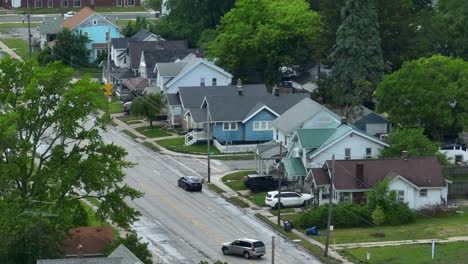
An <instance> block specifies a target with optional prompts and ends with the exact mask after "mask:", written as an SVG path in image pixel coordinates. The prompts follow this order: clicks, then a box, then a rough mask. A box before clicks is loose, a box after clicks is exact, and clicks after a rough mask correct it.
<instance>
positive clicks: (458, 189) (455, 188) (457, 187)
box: [448, 181, 468, 199]
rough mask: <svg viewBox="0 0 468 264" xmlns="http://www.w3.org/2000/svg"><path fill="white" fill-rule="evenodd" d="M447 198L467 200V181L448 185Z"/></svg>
mask: <svg viewBox="0 0 468 264" xmlns="http://www.w3.org/2000/svg"><path fill="white" fill-rule="evenodd" d="M448 198H449V199H454V198H464V199H468V181H460V182H453V183H451V184H449V188H448Z"/></svg>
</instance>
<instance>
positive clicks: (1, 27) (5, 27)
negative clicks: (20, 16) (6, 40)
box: [0, 22, 41, 36]
mask: <svg viewBox="0 0 468 264" xmlns="http://www.w3.org/2000/svg"><path fill="white" fill-rule="evenodd" d="M40 24H41V23H38V22H31V28H34V27H37V26H39V25H40ZM27 27H28V23H26V22H25V23H1V24H0V32H1V33H8V32H9V31H10V29H15V28H27ZM26 36H27V34H26Z"/></svg>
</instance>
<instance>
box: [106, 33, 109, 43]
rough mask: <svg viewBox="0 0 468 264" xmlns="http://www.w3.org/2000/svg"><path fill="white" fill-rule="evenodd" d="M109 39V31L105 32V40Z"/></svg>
mask: <svg viewBox="0 0 468 264" xmlns="http://www.w3.org/2000/svg"><path fill="white" fill-rule="evenodd" d="M108 40H109V31H107V32H106V41H108Z"/></svg>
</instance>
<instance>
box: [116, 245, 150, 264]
mask: <svg viewBox="0 0 468 264" xmlns="http://www.w3.org/2000/svg"><path fill="white" fill-rule="evenodd" d="M108 258H122V264H143V262H142V261H141V260H140V259H139V258H137V257H136V256H135V255H134V254H133V253H132V252H131V251H130V250H129V249H128V248H127V247H126V246H124V244H120V245H119V246H118V247H117V248H116V249H114V251H112V253H111V254H110V255H109V256H108Z"/></svg>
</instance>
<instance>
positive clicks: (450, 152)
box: [439, 148, 468, 164]
mask: <svg viewBox="0 0 468 264" xmlns="http://www.w3.org/2000/svg"><path fill="white" fill-rule="evenodd" d="M439 152H441V153H443V154H445V155H446V156H447V158H448V159H449V161H450V162H451V163H455V156H461V158H462V160H461V162H462V163H465V164H466V163H468V151H465V150H463V149H460V148H458V149H441V150H439Z"/></svg>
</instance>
